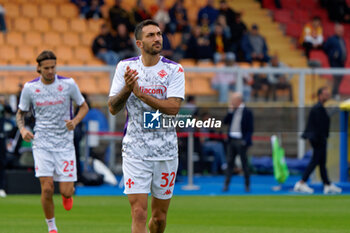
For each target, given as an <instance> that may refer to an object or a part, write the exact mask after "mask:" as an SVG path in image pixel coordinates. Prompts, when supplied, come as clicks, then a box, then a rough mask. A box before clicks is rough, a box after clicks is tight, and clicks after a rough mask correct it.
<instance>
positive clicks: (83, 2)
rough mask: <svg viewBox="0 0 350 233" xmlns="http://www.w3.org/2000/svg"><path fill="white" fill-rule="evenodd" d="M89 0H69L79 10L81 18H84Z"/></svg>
mask: <svg viewBox="0 0 350 233" xmlns="http://www.w3.org/2000/svg"><path fill="white" fill-rule="evenodd" d="M89 1H90V0H71V3H74V4H75V5H76V6H77V7H78V8H79V14H80V17H81V18H84V17H85V15H86V13H87V12H88V11H89Z"/></svg>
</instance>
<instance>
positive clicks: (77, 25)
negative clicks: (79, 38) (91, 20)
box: [69, 18, 87, 33]
mask: <svg viewBox="0 0 350 233" xmlns="http://www.w3.org/2000/svg"><path fill="white" fill-rule="evenodd" d="M69 24H70V28H71V30H72V31H74V32H80V33H85V32H86V31H87V30H86V29H87V26H86V19H79V18H76V19H72V20H71V21H70V23H69Z"/></svg>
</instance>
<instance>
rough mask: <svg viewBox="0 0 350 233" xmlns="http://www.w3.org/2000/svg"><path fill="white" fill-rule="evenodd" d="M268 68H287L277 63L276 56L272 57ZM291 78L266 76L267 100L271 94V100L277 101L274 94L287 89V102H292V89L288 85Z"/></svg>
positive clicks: (283, 75)
mask: <svg viewBox="0 0 350 233" xmlns="http://www.w3.org/2000/svg"><path fill="white" fill-rule="evenodd" d="M268 66H269V67H273V68H286V67H287V66H286V65H285V64H284V63H282V62H281V61H279V59H278V56H277V55H275V56H272V57H271V60H270V62H269V64H268ZM291 77H292V76H289V77H288V78H287V76H286V75H285V74H269V75H268V76H267V82H268V93H267V98H268V97H269V96H270V94H271V92H272V97H273V100H274V101H276V100H277V96H276V92H277V90H278V89H280V90H285V89H287V90H288V91H289V101H293V89H292V85H291V84H290V82H289V80H290V78H291Z"/></svg>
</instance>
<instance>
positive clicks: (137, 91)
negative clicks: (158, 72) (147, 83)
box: [132, 82, 142, 98]
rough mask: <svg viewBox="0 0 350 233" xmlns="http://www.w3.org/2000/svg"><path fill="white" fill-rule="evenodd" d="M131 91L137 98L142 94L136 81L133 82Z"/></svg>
mask: <svg viewBox="0 0 350 233" xmlns="http://www.w3.org/2000/svg"><path fill="white" fill-rule="evenodd" d="M132 92H133V93H134V95H136V97H139V98H140V96H141V95H142V92H141V90H140V86H139V84H138V82H135V84H134V87H133V89H132Z"/></svg>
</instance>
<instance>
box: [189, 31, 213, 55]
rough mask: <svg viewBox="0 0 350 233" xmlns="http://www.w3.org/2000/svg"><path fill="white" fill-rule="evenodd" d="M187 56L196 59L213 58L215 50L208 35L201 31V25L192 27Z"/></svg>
mask: <svg viewBox="0 0 350 233" xmlns="http://www.w3.org/2000/svg"><path fill="white" fill-rule="evenodd" d="M185 57H186V58H193V59H195V60H196V61H198V60H203V59H212V58H213V51H212V48H211V46H210V40H209V37H208V36H204V35H203V34H202V33H201V27H200V26H195V27H194V28H193V29H192V33H191V36H190V39H189V40H188V43H187V50H186V55H185Z"/></svg>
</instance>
